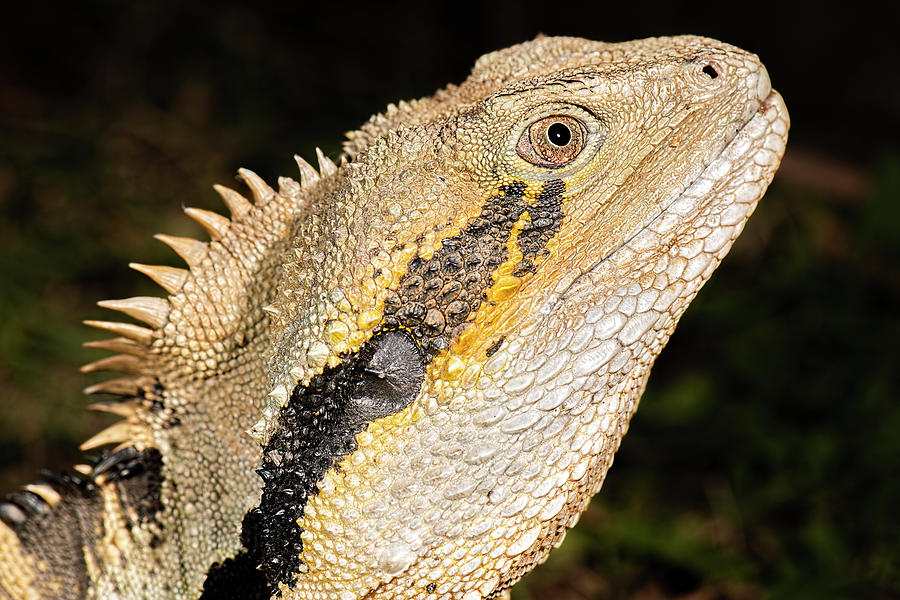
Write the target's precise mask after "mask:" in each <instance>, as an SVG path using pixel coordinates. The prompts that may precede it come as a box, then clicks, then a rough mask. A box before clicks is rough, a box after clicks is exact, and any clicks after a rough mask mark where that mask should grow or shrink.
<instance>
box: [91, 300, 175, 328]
mask: <svg viewBox="0 0 900 600" xmlns="http://www.w3.org/2000/svg"><path fill="white" fill-rule="evenodd" d="M97 306H99V307H101V308H109V309H112V310H117V311H119V312H123V313H125V314H126V315H128V316H129V317H134V318H135V319H137V320H138V321H143V322H144V323H147V324H148V325H150V326H151V327H153V328H159V327H162V326H163V325H165V323H166V319H168V318H169V311H170V310H171V308H172V307H171V305H170V304H169V301H168V300H166V299H164V298H156V297H154V296H135V297H134V298H124V299H122V300H101V301H100V302H98V303H97Z"/></svg>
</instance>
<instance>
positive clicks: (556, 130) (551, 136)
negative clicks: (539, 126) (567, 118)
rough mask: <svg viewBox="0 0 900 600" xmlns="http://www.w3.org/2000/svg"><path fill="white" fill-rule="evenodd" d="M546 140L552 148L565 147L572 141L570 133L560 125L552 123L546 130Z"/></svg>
mask: <svg viewBox="0 0 900 600" xmlns="http://www.w3.org/2000/svg"><path fill="white" fill-rule="evenodd" d="M547 139H548V140H550V143H551V144H553V145H554V146H559V147H562V146H565V145H566V144H568V143H569V142H570V141H572V132H571V131H569V128H568V127H566V126H565V125H563V124H562V123H554V124H553V125H551V126H550V127H548V128H547Z"/></svg>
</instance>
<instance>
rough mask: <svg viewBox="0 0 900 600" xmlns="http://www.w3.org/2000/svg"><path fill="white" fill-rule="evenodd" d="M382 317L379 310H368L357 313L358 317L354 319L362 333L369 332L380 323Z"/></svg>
mask: <svg viewBox="0 0 900 600" xmlns="http://www.w3.org/2000/svg"><path fill="white" fill-rule="evenodd" d="M382 317H384V315H383V314H382V312H381V311H380V310H378V309H377V308H370V309H368V310H364V311H363V312H361V313H359V317H357V318H356V324H357V325H358V326H359V328H360V329H361V330H362V331H371V330H373V329H375V327H376V326H377V325H378V324H379V323H381V319H382Z"/></svg>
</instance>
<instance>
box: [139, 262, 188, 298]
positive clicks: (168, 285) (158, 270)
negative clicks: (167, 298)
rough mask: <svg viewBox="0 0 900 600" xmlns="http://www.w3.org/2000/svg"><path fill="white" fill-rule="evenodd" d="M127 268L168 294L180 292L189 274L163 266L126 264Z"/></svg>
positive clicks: (185, 271)
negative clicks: (150, 280)
mask: <svg viewBox="0 0 900 600" xmlns="http://www.w3.org/2000/svg"><path fill="white" fill-rule="evenodd" d="M128 266H129V267H131V268H132V269H134V270H135V271H137V272H138V273H143V274H144V275H146V276H147V277H149V278H150V279H152V280H153V281H154V282H156V283H157V284H158V285H159V286H160V287H161V288H162V289H164V290H166V291H167V292H168V293H170V294H177V293H178V292H179V291H181V288H182V286H184V282H185V280H186V279H187V276H188V274H189V273H190V271H188V270H187V269H179V268H177V267H167V266H165V265H144V264H141V263H128Z"/></svg>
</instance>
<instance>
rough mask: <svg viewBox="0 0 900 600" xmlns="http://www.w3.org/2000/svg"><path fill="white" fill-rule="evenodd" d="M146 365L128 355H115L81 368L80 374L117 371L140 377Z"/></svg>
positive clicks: (141, 360) (139, 359)
mask: <svg viewBox="0 0 900 600" xmlns="http://www.w3.org/2000/svg"><path fill="white" fill-rule="evenodd" d="M145 367H146V364H145V363H144V360H143V359H142V358H139V357H137V356H131V355H129V354H115V355H113V356H107V357H106V358H101V359H100V360H95V361H94V362H92V363H88V364H86V365H84V366H83V367H81V372H82V373H95V372H97V371H118V372H120V373H126V374H132V375H141V374H143V372H144V368H145Z"/></svg>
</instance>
